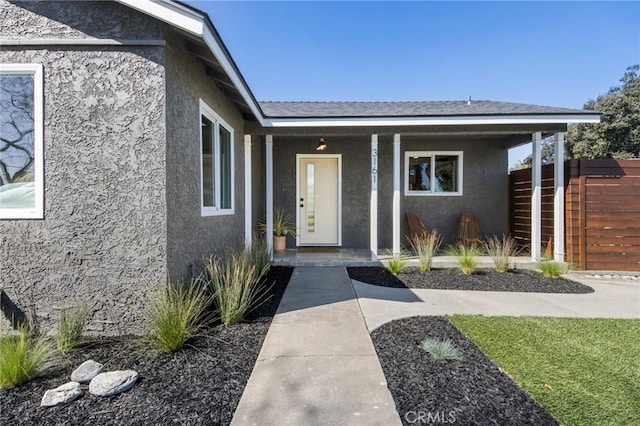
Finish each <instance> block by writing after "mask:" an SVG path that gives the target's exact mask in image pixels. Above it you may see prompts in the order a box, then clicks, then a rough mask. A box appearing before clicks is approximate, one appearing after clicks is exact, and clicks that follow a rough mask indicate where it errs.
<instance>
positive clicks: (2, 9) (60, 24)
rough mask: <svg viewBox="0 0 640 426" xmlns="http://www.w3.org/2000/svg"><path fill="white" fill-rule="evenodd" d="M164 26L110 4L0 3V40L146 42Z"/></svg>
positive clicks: (144, 16)
mask: <svg viewBox="0 0 640 426" xmlns="http://www.w3.org/2000/svg"><path fill="white" fill-rule="evenodd" d="M163 32H164V24H162V23H161V22H159V21H156V20H155V19H153V18H151V17H149V16H147V15H143V14H141V13H137V12H134V11H133V10H132V9H131V8H129V7H127V6H124V5H121V4H119V3H116V2H114V1H13V0H10V1H6V0H0V38H2V39H9V40H28V39H86V38H114V39H125V40H149V39H157V40H161V39H163V38H164V35H163Z"/></svg>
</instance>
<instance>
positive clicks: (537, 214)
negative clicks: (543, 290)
mask: <svg viewBox="0 0 640 426" xmlns="http://www.w3.org/2000/svg"><path fill="white" fill-rule="evenodd" d="M541 146H542V133H541V132H535V133H534V134H533V143H532V147H531V156H532V158H533V162H532V169H531V260H532V261H534V262H537V261H539V260H540V239H541V232H540V225H541V219H542V216H541V211H542V208H541V203H542V176H541V175H542V165H541V162H542V156H541V152H542V151H541Z"/></svg>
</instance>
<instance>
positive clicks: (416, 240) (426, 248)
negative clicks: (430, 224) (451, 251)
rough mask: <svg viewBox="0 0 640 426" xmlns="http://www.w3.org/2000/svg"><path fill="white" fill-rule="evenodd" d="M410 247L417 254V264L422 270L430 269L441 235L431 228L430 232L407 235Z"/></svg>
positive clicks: (440, 242) (440, 241)
mask: <svg viewBox="0 0 640 426" xmlns="http://www.w3.org/2000/svg"><path fill="white" fill-rule="evenodd" d="M407 239H408V240H409V244H410V245H411V249H412V250H413V252H414V253H415V254H416V256H418V265H419V267H420V270H421V271H422V272H427V271H430V270H431V261H432V260H433V256H434V255H435V253H436V252H437V251H438V248H439V247H440V244H442V237H440V234H438V231H437V230H435V229H434V230H432V231H431V233H427V234H418V235H414V236H413V237H407Z"/></svg>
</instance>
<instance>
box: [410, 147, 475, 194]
mask: <svg viewBox="0 0 640 426" xmlns="http://www.w3.org/2000/svg"><path fill="white" fill-rule="evenodd" d="M404 169H405V180H404V188H405V190H404V191H405V192H404V194H405V195H462V152H461V151H455V152H426V151H407V152H405V164H404Z"/></svg>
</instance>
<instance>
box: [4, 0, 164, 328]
mask: <svg viewBox="0 0 640 426" xmlns="http://www.w3.org/2000/svg"><path fill="white" fill-rule="evenodd" d="M35 6H36V5H34V4H30V5H28V7H29V8H31V7H35ZM1 7H2V12H1V13H2V16H0V22H2V24H0V25H1V26H2V33H3V37H7V34H8V32H7V31H8V25H13V26H14V28H13V29H11V31H10V35H11V36H12V38H17V37H18V36H20V37H35V38H42V37H45V36H56V37H66V36H68V35H69V34H70V33H72V32H74V35H73V37H76V36H77V37H80V36H81V34H80V33H77V32H75V30H73V31H71V30H69V31H66V30H64V31H62V30H60V24H59V23H57V22H55V21H52V20H50V19H47V18H46V17H41V16H33V15H32V14H31V12H29V11H28V10H25V9H21V8H18V7H16V6H13V5H8V4H7V3H4V2H3V3H2V4H1ZM42 7H45V8H55V7H64V9H65V11H66V13H67V14H69V15H73V16H75V17H76V19H77V20H78V22H79V23H81V24H86V22H85V21H84V20H83V17H84V14H85V13H89V14H90V15H91V16H94V18H95V21H94V23H95V27H96V28H98V29H99V28H101V27H102V28H108V27H117V26H121V32H122V33H123V34H125V33H126V34H129V33H131V32H136V33H137V34H138V35H137V36H140V37H142V36H144V34H145V33H144V30H145V29H150V30H151V32H152V33H153V34H151V36H152V37H157V34H155V29H156V28H155V27H154V26H153V25H152V26H150V27H148V26H147V24H148V22H147V21H146V20H145V19H144V18H141V17H140V16H139V14H137V13H135V12H133V11H130V10H129V13H130V15H131V16H129V17H128V18H127V19H123V17H122V16H121V14H120V12H118V13H117V14H115V15H111V14H109V13H108V10H105V9H101V7H100V6H95V7H97V9H95V10H94V9H93V8H94V4H93V3H80V4H69V3H65V4H64V5H63V6H60V5H49V4H46V2H43V4H42ZM116 9H119V7H117V8H116ZM71 12H73V13H71ZM94 12H95V13H94ZM98 17H99V19H98ZM5 19H6V20H5ZM97 21H100V24H99V25H98V24H97ZM90 23H91V21H90ZM125 24H127V25H133V26H135V28H127V29H126V30H125ZM36 31H37V32H36ZM0 62H1V63H41V64H43V66H44V88H45V89H44V90H45V93H44V102H45V123H44V145H45V147H44V168H45V219H44V220H2V221H0V259H2V260H1V261H0V288H2V289H3V290H4V291H5V292H6V295H7V296H8V297H9V298H10V299H11V300H12V301H13V302H14V303H15V304H16V305H17V306H18V307H20V308H21V309H23V310H26V309H28V308H29V307H30V306H34V307H35V309H36V312H37V314H38V316H40V317H41V319H42V320H43V322H44V324H43V325H44V326H45V327H48V328H50V327H51V325H52V323H53V320H54V319H55V318H56V317H57V310H58V308H59V307H61V306H64V305H67V304H70V303H73V302H74V301H75V300H76V299H77V298H81V299H84V300H86V301H88V302H89V305H90V308H91V315H92V319H91V321H90V323H89V326H88V328H89V330H95V331H102V332H107V333H126V332H138V331H139V330H140V329H141V326H142V322H141V318H140V316H139V312H140V302H141V300H142V296H143V294H142V292H143V289H144V287H145V286H146V285H156V284H157V283H159V282H161V281H162V279H163V278H164V276H165V275H166V244H167V241H166V203H165V192H164V187H165V108H164V103H165V84H164V78H165V71H164V50H163V48H158V47H147V48H101V47H66V48H57V47H55V48H54V47H50V48H46V49H34V50H29V49H27V50H23V49H18V48H9V47H3V49H2V50H1V51H0ZM127 76H131V77H130V78H127Z"/></svg>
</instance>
